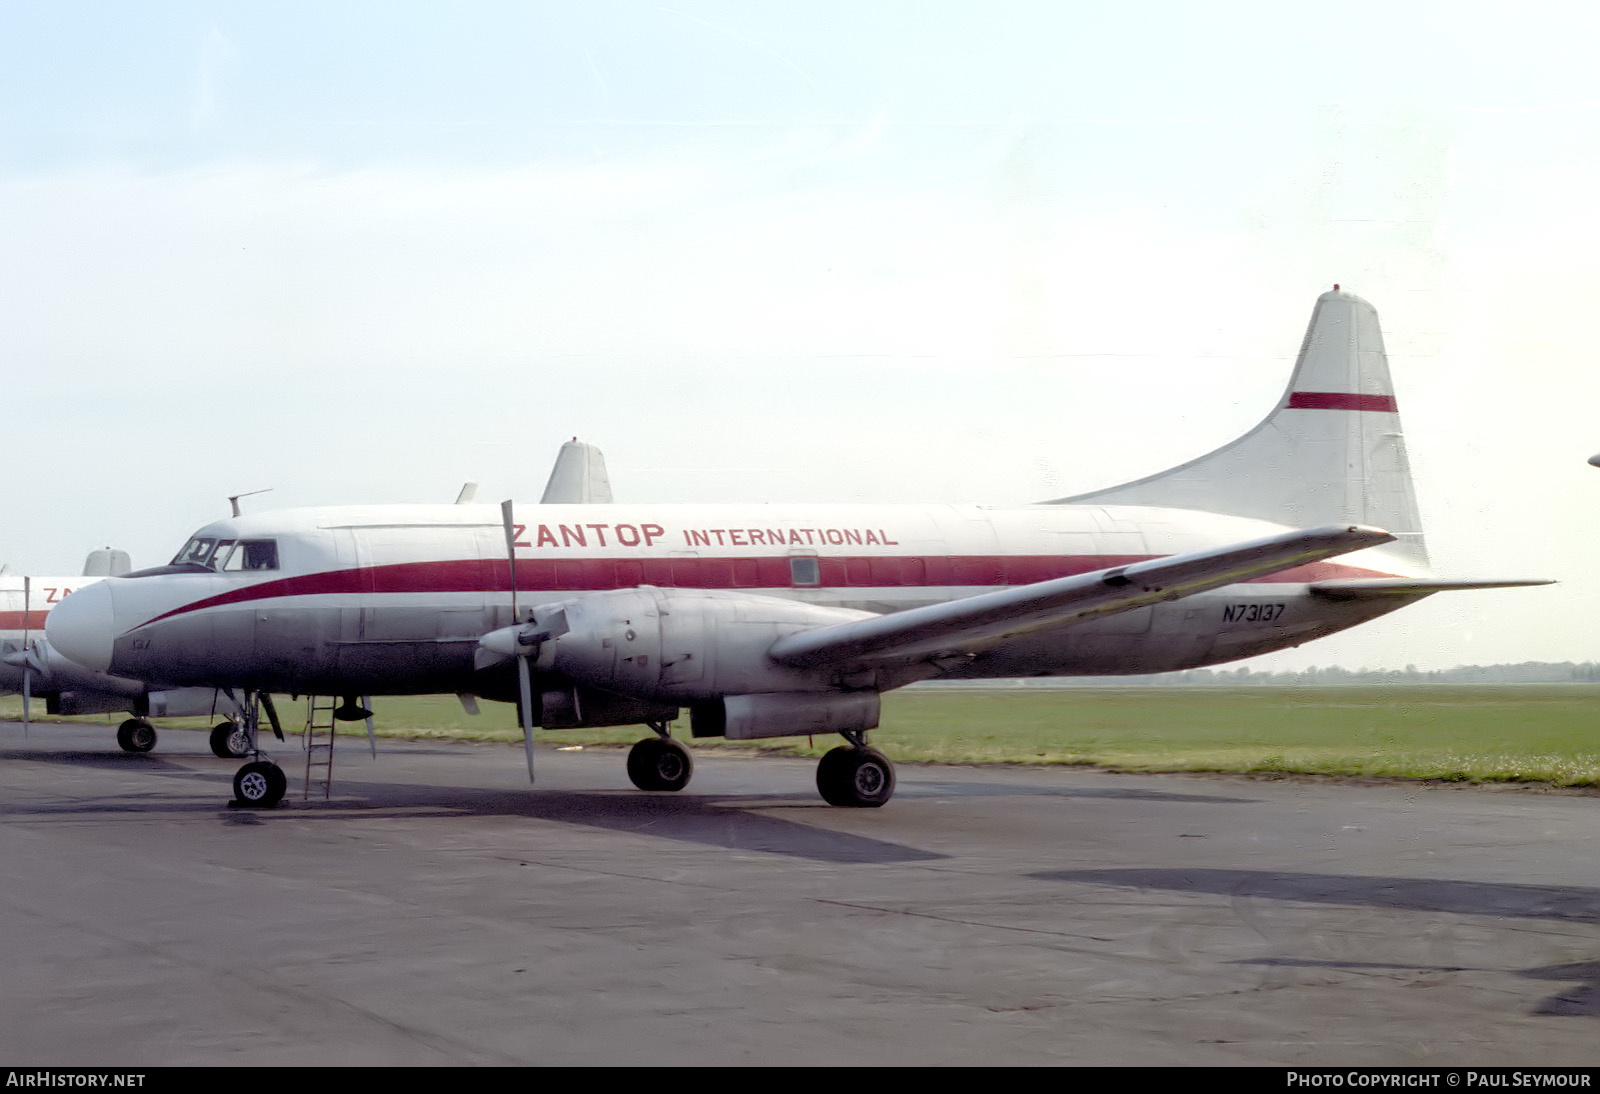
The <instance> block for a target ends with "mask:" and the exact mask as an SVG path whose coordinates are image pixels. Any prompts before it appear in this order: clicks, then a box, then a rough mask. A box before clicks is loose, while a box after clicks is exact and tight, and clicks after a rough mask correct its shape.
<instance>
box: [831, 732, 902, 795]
mask: <svg viewBox="0 0 1600 1094" xmlns="http://www.w3.org/2000/svg"><path fill="white" fill-rule="evenodd" d="M843 737H844V739H845V740H847V741H849V742H850V743H849V744H848V745H840V746H839V747H838V748H835V749H833V750H831V751H829V752H828V753H827V755H825V756H823V757H822V762H821V763H819V764H817V790H818V791H819V792H820V793H821V794H822V800H823V801H825V802H827V803H828V804H829V805H842V806H849V807H855V808H861V809H876V808H877V807H878V806H880V805H882V804H884V803H885V802H887V801H888V800H889V799H890V798H892V797H894V764H892V763H890V762H889V757H887V756H885V755H884V754H883V753H881V752H879V751H878V750H877V749H875V748H868V747H867V735H866V734H865V733H864V732H862V731H861V730H851V731H849V732H847V733H844V734H843Z"/></svg>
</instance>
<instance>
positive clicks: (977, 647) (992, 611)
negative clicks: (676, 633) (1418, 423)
mask: <svg viewBox="0 0 1600 1094" xmlns="http://www.w3.org/2000/svg"><path fill="white" fill-rule="evenodd" d="M1393 538H1394V537H1393V536H1391V535H1390V534H1389V533H1388V532H1385V531H1382V530H1381V529H1378V528H1368V527H1364V526H1362V525H1341V526H1333V527H1326V528H1312V529H1307V530H1305V531H1297V532H1285V533H1283V534H1282V535H1277V536H1269V537H1267V538H1265V539H1257V540H1250V541H1248V542H1246V543H1238V544H1233V545H1232V546H1228V547H1218V548H1213V549H1210V550H1205V551H1194V552H1191V553H1189V554H1183V555H1170V556H1168V557H1166V558H1159V559H1153V560H1151V561H1149V562H1137V563H1134V564H1132V565H1129V566H1116V567H1113V568H1111V569H1109V570H1097V571H1095V572H1094V573H1089V574H1075V575H1074V576H1072V577H1062V578H1057V579H1055V580H1053V581H1041V582H1038V583H1037V584H1033V585H1022V586H1019V587H1017V588H1014V589H1003V590H1000V591H999V592H993V593H982V594H980V595H978V596H971V597H967V598H965V599H963V600H952V601H949V602H948V603H944V604H933V605H929V606H928V607H924V608H911V609H908V610H907V611H903V612H894V613H892V614H889V615H880V616H874V617H873V618H871V619H860V620H855V621H853V622H849V623H839V624H836V625H834V626H831V627H818V628H815V629H812V630H807V631H800V632H798V633H795V634H791V635H788V636H786V637H784V638H780V639H779V640H778V641H777V642H775V643H773V646H772V648H771V650H769V651H768V656H769V657H771V658H772V659H773V660H775V661H778V662H780V663H783V664H788V665H795V666H797V667H804V668H817V667H822V666H826V665H840V664H854V663H861V662H875V661H889V660H895V661H902V660H916V659H923V658H936V657H939V656H941V655H968V654H972V653H977V652H979V651H981V650H983V649H985V648H987V647H989V646H992V645H994V644H996V643H998V642H1002V641H1004V640H1006V639H1008V638H1012V637H1015V636H1017V635H1023V634H1029V633H1032V632H1034V631H1040V630H1045V629H1047V628H1055V627H1063V626H1068V625H1071V624H1074V623H1082V622H1085V621H1087V620H1090V619H1098V618H1100V617H1101V616H1107V615H1115V614H1117V613H1118V612H1127V611H1132V610H1133V609H1135V608H1143V607H1145V606H1147V605H1150V604H1156V603H1159V602H1161V601H1164V600H1177V599H1179V598H1180V597H1185V596H1192V595H1193V594H1195V593H1199V592H1204V591H1206V590H1207V589H1215V588H1218V587H1220V586H1223V585H1231V584H1233V583H1234V582H1237V581H1248V580H1250V579H1251V578H1256V577H1264V576H1266V575H1267V574H1271V573H1276V572H1277V571H1279V570H1286V569H1288V568H1290V567H1291V566H1298V565H1301V564H1303V563H1307V562H1316V561H1318V560H1320V559H1324V558H1331V557H1333V556H1334V555H1342V554H1346V553H1348V552H1350V551H1359V550H1361V549H1363V548H1366V547H1376V546H1377V545H1379V544H1381V543H1388V542H1390V541H1391V540H1392V539H1393Z"/></svg>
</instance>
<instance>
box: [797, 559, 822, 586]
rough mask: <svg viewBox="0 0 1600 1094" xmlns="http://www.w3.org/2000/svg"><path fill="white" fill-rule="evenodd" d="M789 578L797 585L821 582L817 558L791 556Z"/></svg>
mask: <svg viewBox="0 0 1600 1094" xmlns="http://www.w3.org/2000/svg"><path fill="white" fill-rule="evenodd" d="M789 580H790V581H792V582H794V583H795V584H796V585H818V584H821V582H822V577H821V574H820V573H819V571H818V569H817V560H816V559H814V558H791V559H790V560H789Z"/></svg>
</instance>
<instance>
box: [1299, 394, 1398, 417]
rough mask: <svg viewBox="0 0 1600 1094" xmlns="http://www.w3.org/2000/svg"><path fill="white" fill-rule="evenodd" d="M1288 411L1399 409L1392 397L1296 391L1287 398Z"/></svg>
mask: <svg viewBox="0 0 1600 1094" xmlns="http://www.w3.org/2000/svg"><path fill="white" fill-rule="evenodd" d="M1289 409H1290V410H1386V411H1388V412H1389V413H1391V414H1393V413H1394V412H1395V411H1396V410H1398V409H1399V408H1398V407H1396V406H1395V405H1394V396H1393V395H1352V394H1349V393H1347V392H1342V391H1297V392H1295V393H1294V394H1293V395H1290V396H1289Z"/></svg>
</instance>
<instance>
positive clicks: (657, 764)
mask: <svg viewBox="0 0 1600 1094" xmlns="http://www.w3.org/2000/svg"><path fill="white" fill-rule="evenodd" d="M693 774H694V758H693V757H692V756H690V755H689V750H688V749H687V748H684V747H683V746H682V745H680V744H679V743H678V742H677V741H674V740H671V739H670V738H662V737H646V738H645V739H644V740H642V741H640V742H639V743H638V744H636V745H634V746H633V748H632V749H631V750H630V751H629V752H628V778H630V779H632V780H633V785H634V786H637V787H638V788H639V789H640V790H682V789H683V788H684V787H686V786H688V785H689V777H690V776H691V775H693Z"/></svg>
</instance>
